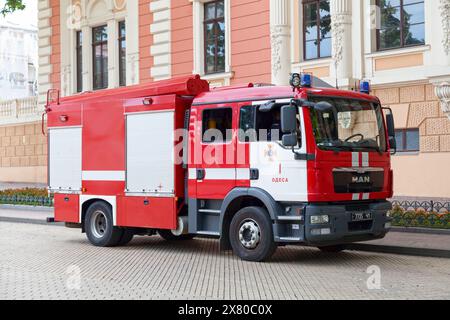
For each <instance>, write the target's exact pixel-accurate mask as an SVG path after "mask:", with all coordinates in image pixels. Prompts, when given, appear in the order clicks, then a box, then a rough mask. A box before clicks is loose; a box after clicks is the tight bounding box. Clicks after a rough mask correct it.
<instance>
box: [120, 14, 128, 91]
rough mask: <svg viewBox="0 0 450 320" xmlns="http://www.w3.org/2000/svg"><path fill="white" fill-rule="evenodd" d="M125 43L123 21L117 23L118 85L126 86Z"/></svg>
mask: <svg viewBox="0 0 450 320" xmlns="http://www.w3.org/2000/svg"><path fill="white" fill-rule="evenodd" d="M126 59H127V42H126V28H125V21H121V22H119V85H120V86H126V85H127V60H126Z"/></svg>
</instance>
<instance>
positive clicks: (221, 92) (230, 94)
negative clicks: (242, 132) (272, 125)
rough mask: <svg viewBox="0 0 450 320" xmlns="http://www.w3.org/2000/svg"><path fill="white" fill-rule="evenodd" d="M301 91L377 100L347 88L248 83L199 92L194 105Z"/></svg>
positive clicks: (292, 94)
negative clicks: (293, 86)
mask: <svg viewBox="0 0 450 320" xmlns="http://www.w3.org/2000/svg"><path fill="white" fill-rule="evenodd" d="M302 92H306V93H307V94H314V95H324V96H332V97H345V98H352V99H359V100H368V101H372V102H377V103H378V102H379V100H378V98H376V97H374V96H371V95H368V94H363V93H359V92H354V91H349V90H337V89H329V88H300V89H298V90H295V91H293V90H292V87H289V86H263V87H255V86H252V85H251V84H250V85H246V86H237V87H231V88H220V89H213V90H211V91H207V92H203V93H201V94H199V95H198V96H197V97H196V98H195V100H194V105H206V104H220V103H227V102H232V101H256V100H265V99H289V98H294V97H298V96H299V95H300V94H301V93H302Z"/></svg>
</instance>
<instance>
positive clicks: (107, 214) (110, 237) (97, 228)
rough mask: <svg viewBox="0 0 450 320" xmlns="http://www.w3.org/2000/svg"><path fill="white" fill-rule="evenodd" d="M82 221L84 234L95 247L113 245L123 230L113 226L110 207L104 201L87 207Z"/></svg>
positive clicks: (120, 237) (118, 239) (116, 242)
mask: <svg viewBox="0 0 450 320" xmlns="http://www.w3.org/2000/svg"><path fill="white" fill-rule="evenodd" d="M84 223H85V229H86V235H87V237H88V239H89V241H90V242H91V243H92V244H93V245H94V246H96V247H114V246H117V245H118V244H119V242H120V240H121V239H122V236H123V232H124V230H123V229H121V228H118V227H114V225H113V217H112V212H111V208H110V206H109V205H107V204H106V203H104V202H101V201H99V202H95V203H93V204H92V205H91V206H90V207H89V209H88V210H87V213H86V219H85V222H84Z"/></svg>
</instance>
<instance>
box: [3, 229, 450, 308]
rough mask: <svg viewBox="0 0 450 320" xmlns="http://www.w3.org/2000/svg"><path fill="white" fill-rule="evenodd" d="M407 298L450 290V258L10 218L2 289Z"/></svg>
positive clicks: (82, 294)
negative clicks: (130, 232) (115, 239)
mask: <svg viewBox="0 0 450 320" xmlns="http://www.w3.org/2000/svg"><path fill="white" fill-rule="evenodd" d="M371 266H377V267H379V268H380V270H381V289H375V290H369V289H368V287H367V280H368V279H369V277H370V274H368V273H367V271H368V268H369V267H371ZM375 270H376V268H375ZM397 298H400V299H418V298H421V299H438V298H443V299H450V260H448V259H438V258H420V257H406V256H397V255H387V254H376V253H362V252H343V253H340V254H325V253H321V252H320V251H318V250H316V249H314V248H302V247H285V248H280V249H279V250H278V251H277V253H276V255H275V256H274V258H273V259H272V260H271V261H270V262H268V263H259V264H258V263H249V262H243V261H241V260H239V259H238V258H236V257H235V256H233V254H232V253H231V252H226V253H222V252H219V248H218V241H216V240H211V239H197V240H192V241H187V242H179V243H168V242H165V241H163V240H162V239H161V238H159V237H157V236H155V237H147V238H142V237H139V238H136V239H135V240H134V241H133V242H132V243H131V244H130V245H129V246H127V247H123V248H96V247H93V246H91V245H90V244H89V243H88V242H87V240H86V237H85V236H84V235H82V234H80V232H79V230H72V229H65V228H62V227H57V226H45V225H32V224H16V223H5V222H0V299H232V300H233V299H397Z"/></svg>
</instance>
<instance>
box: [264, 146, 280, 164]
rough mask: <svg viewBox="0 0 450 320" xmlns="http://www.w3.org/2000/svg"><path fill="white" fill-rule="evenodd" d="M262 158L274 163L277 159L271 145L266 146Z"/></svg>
mask: <svg viewBox="0 0 450 320" xmlns="http://www.w3.org/2000/svg"><path fill="white" fill-rule="evenodd" d="M264 156H265V157H266V158H267V160H268V161H270V162H274V161H275V160H276V157H277V151H276V150H275V149H274V147H273V145H272V144H269V145H268V146H267V149H266V150H264Z"/></svg>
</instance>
